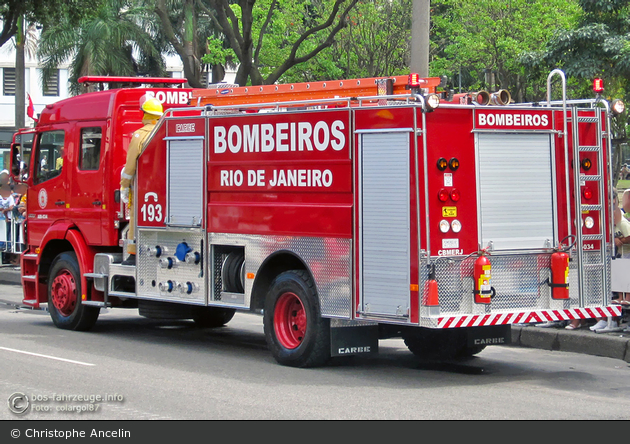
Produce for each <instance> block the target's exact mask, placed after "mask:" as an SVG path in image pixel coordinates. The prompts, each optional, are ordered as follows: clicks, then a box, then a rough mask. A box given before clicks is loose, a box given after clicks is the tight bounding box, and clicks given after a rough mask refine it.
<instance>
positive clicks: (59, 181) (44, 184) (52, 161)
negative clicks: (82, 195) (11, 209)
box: [26, 126, 69, 245]
mask: <svg viewBox="0 0 630 444" xmlns="http://www.w3.org/2000/svg"><path fill="white" fill-rule="evenodd" d="M67 130H68V127H67V126H62V127H61V128H55V129H51V130H49V131H42V132H41V133H39V135H38V136H37V142H36V144H35V152H34V154H33V165H32V172H33V173H32V178H30V179H29V185H30V186H29V191H28V199H27V202H26V205H27V210H26V212H27V214H28V230H29V244H30V245H40V243H41V240H42V238H43V237H44V234H45V233H46V231H48V229H49V227H50V226H51V225H53V224H54V223H55V222H57V221H60V220H62V219H65V217H66V205H67V197H66V196H67V195H68V187H69V184H68V179H67V174H66V170H67V168H65V166H64V165H63V162H64V157H65V155H64V153H65V151H66V148H68V147H67V146H66V144H67V143H68V140H67V139H68V138H67V137H66V136H67Z"/></svg>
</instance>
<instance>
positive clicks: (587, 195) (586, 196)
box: [582, 187, 593, 200]
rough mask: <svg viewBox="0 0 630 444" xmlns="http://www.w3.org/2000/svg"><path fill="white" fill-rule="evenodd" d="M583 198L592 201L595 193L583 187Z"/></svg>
mask: <svg viewBox="0 0 630 444" xmlns="http://www.w3.org/2000/svg"><path fill="white" fill-rule="evenodd" d="M582 197H583V198H584V199H586V200H590V199H591V198H592V197H593V191H592V190H591V189H590V188H589V187H583V188H582Z"/></svg>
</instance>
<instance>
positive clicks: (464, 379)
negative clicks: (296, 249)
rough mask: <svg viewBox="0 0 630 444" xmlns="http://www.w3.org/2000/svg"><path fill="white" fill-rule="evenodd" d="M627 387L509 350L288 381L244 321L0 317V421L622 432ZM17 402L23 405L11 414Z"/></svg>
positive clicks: (387, 358) (620, 375)
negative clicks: (456, 425)
mask: <svg viewBox="0 0 630 444" xmlns="http://www.w3.org/2000/svg"><path fill="white" fill-rule="evenodd" d="M629 380H630V366H629V365H628V363H627V362H625V361H623V360H620V359H611V358H605V357H596V356H589V355H582V354H576V353H569V352H558V351H545V350H537V349H531V348H519V347H499V346H493V347H488V348H487V349H486V350H484V351H483V352H482V353H481V354H480V355H479V356H478V357H477V358H474V359H472V360H470V361H467V362H464V363H461V362H460V363H453V362H451V363H423V362H421V361H419V360H418V359H417V358H415V357H414V356H413V355H412V354H411V353H410V352H409V351H408V350H407V349H406V347H405V346H404V344H403V343H402V341H400V340H398V339H391V340H385V341H381V344H380V353H379V355H378V356H375V357H371V358H361V359H357V358H354V359H346V360H339V361H335V362H333V363H331V364H330V365H328V366H327V367H323V368H317V369H294V368H289V367H283V366H280V365H278V364H277V363H276V362H275V361H274V360H273V358H272V357H271V355H270V353H269V351H268V350H267V347H266V344H265V340H264V335H263V332H262V319H261V318H260V317H259V316H257V315H251V314H237V315H236V316H235V318H234V319H233V320H232V321H231V322H230V323H229V324H228V326H227V327H224V328H221V329H216V330H207V329H206V330H203V329H198V328H195V327H194V325H193V324H192V322H170V323H165V322H157V321H152V320H148V319H145V318H142V317H139V316H138V315H137V310H121V309H119V310H106V311H105V312H104V313H103V314H102V315H101V317H100V318H99V321H98V322H97V324H96V326H95V328H94V329H93V330H92V331H90V332H87V333H79V332H69V331H64V330H59V329H57V328H55V327H54V326H53V324H52V321H51V320H50V317H49V316H48V314H47V313H46V312H43V311H37V310H25V309H15V308H14V307H11V306H8V305H0V401H1V403H0V420H16V421H17V420H22V419H28V420H33V419H35V420H53V419H55V420H58V419H63V420H75V419H80V420H113V419H116V420H143V419H150V420H201V419H206V420H207V419H221V420H233V419H238V420H244V419H251V420H287V419H301V420H307V419H308V420H313V419H326V420H338V419H347V420H353V419H354V420H386V419H397V420H438V419H453V418H455V419H459V420H466V419H539V420H540V419H574V420H577V419H590V420H597V419H607V420H609V419H630V384H628V382H627V381H629ZM16 393H18V394H24V395H26V396H27V397H28V399H29V402H30V408H29V410H28V411H27V412H26V413H23V414H21V415H18V414H15V413H13V412H12V411H10V410H9V408H8V404H10V399H11V397H12V396H13V397H14V396H16V395H15V394H16ZM98 395H100V396H102V397H103V398H106V399H107V401H102V402H89V401H80V400H78V398H79V396H81V397H82V398H84V399H88V400H89V399H90V398H95V397H96V396H98ZM4 400H7V401H4ZM90 404H93V406H92V407H90ZM3 406H4V407H3ZM90 409H92V410H90Z"/></svg>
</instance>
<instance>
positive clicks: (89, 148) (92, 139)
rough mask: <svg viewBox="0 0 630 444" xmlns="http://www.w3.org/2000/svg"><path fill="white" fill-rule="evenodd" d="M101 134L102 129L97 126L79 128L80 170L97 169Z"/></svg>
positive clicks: (99, 157)
mask: <svg viewBox="0 0 630 444" xmlns="http://www.w3.org/2000/svg"><path fill="white" fill-rule="evenodd" d="M101 136H102V130H101V128H99V127H95V128H83V129H82V130H81V157H80V158H79V169H80V170H83V171H87V170H98V167H99V164H100V160H101Z"/></svg>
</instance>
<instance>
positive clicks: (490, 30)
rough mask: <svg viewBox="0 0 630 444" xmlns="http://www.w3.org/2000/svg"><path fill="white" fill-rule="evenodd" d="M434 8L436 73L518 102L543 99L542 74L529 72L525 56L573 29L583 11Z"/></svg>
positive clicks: (457, 3)
mask: <svg viewBox="0 0 630 444" xmlns="http://www.w3.org/2000/svg"><path fill="white" fill-rule="evenodd" d="M431 7H432V38H431V41H432V54H431V62H430V65H431V73H432V75H443V74H446V75H449V77H451V78H452V79H453V80H456V81H454V82H453V84H458V83H459V82H458V81H459V77H460V75H461V76H462V86H463V87H464V88H469V89H473V90H476V89H482V88H487V89H496V88H497V87H498V88H501V89H507V90H509V91H510V92H511V94H512V95H513V96H514V98H515V99H516V101H525V100H527V99H529V100H531V99H534V98H536V97H538V96H539V95H541V92H542V88H541V87H540V85H542V84H543V82H542V80H541V78H540V75H539V73H538V72H534V73H531V72H528V71H526V70H525V69H524V67H523V65H522V64H521V60H520V56H521V54H523V53H526V52H528V51H534V50H536V49H538V48H540V47H541V46H543V45H544V44H545V42H546V41H547V40H548V39H549V38H550V37H551V35H552V34H553V32H554V30H555V29H558V28H569V27H570V26H571V25H572V24H573V23H575V22H576V20H577V15H578V13H579V9H578V7H577V3H576V0H548V1H544V2H543V1H531V0H511V1H509V2H507V3H506V2H505V1H503V0H485V1H482V2H479V1H475V0H434V1H432V2H431ZM460 71H461V72H462V74H460ZM486 74H488V75H486ZM534 74H537V75H534ZM493 78H494V79H493Z"/></svg>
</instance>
